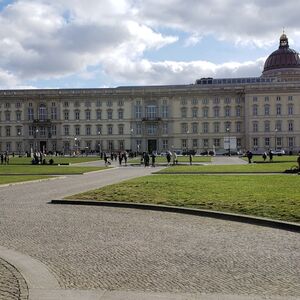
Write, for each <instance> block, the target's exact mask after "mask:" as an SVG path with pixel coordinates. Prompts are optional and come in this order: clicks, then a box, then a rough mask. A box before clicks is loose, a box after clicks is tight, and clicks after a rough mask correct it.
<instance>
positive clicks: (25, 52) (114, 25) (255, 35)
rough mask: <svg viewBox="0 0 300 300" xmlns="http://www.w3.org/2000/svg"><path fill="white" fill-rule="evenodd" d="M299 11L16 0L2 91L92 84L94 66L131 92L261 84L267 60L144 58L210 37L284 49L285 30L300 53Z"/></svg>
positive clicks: (136, 1) (139, 1) (259, 1)
mask: <svg viewBox="0 0 300 300" xmlns="http://www.w3.org/2000/svg"><path fill="white" fill-rule="evenodd" d="M0 1H1V0H0ZM296 7H298V1H296V0H287V1H284V2H283V1H279V0H252V1H246V2H243V1H238V0H211V1H202V0H186V1H182V0H164V1H161V0H101V1H99V0H86V1H82V0H56V1H53V0H16V1H14V2H12V3H11V4H10V5H8V6H6V7H5V8H4V9H2V10H1V11H0V51H1V56H0V84H1V85H2V86H3V84H4V85H6V84H7V86H11V87H13V86H18V85H21V84H23V83H24V82H26V81H29V80H39V79H50V80H51V79H54V78H62V79H63V78H66V77H67V76H70V75H76V74H77V75H78V76H80V77H81V78H84V79H86V80H88V79H89V78H94V76H95V74H97V71H93V72H92V73H90V72H89V71H88V70H89V69H90V68H89V67H91V66H92V67H93V68H92V69H93V70H95V69H97V67H99V68H98V70H99V69H103V70H105V72H106V74H107V75H109V76H110V77H111V81H112V82H118V81H119V82H121V81H122V82H131V83H132V84H173V83H191V82H194V81H195V79H196V78H199V77H206V76H212V77H227V76H229V77H232V76H237V77H238V76H252V75H253V76H259V75H260V73H261V68H262V64H263V60H262V59H258V60H255V61H253V62H244V63H236V62H228V63H223V64H215V63H212V62H206V61H191V62H181V61H159V59H157V60H156V61H151V60H148V59H145V53H147V52H150V51H157V50H158V49H160V48H162V47H165V46H166V45H170V44H174V43H178V44H179V43H182V44H183V45H184V46H185V47H190V46H194V45H196V44H201V42H202V38H203V37H205V36H207V35H212V36H214V37H215V38H216V39H218V40H220V41H222V40H226V41H227V42H228V41H232V43H233V44H238V45H243V46H245V45H252V47H251V49H253V48H255V47H265V46H267V45H271V44H272V45H273V44H277V43H278V41H277V40H276V39H277V37H279V34H280V33H281V28H282V26H283V25H284V26H286V28H287V33H288V35H289V37H290V36H291V38H290V44H291V45H293V43H294V44H295V45H298V44H297V43H298V42H297V40H300V39H299V37H300V25H299V22H298V19H299V18H298V12H297V9H295V8H296ZM170 29H176V30H177V31H178V32H179V33H182V32H184V34H183V35H182V36H184V40H183V41H181V40H179V39H178V37H177V36H173V35H172V36H171V35H169V34H167V33H166V32H170ZM175 32H176V31H175ZM179 36H180V34H179ZM186 36H188V37H187V38H185V37H186ZM274 37H275V40H274ZM299 46H300V44H299ZM2 83H3V84H2Z"/></svg>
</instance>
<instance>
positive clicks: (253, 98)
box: [252, 95, 294, 102]
mask: <svg viewBox="0 0 300 300" xmlns="http://www.w3.org/2000/svg"><path fill="white" fill-rule="evenodd" d="M287 99H288V101H293V99H294V98H293V96H292V95H289V96H287ZM252 100H253V102H257V101H258V100H259V99H258V96H253V97H252ZM281 100H282V97H281V96H276V101H281ZM264 101H265V102H269V101H270V97H269V96H264Z"/></svg>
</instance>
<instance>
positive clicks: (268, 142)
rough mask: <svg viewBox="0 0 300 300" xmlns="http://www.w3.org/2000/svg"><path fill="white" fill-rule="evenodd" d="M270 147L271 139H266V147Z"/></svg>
mask: <svg viewBox="0 0 300 300" xmlns="http://www.w3.org/2000/svg"><path fill="white" fill-rule="evenodd" d="M269 146H270V138H269V137H266V138H265V147H269Z"/></svg>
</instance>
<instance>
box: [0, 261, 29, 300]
mask: <svg viewBox="0 0 300 300" xmlns="http://www.w3.org/2000/svg"><path fill="white" fill-rule="evenodd" d="M27 299H28V288H27V285H26V282H25V280H24V278H23V277H22V275H21V274H20V273H19V272H18V270H17V269H15V268H14V267H13V266H12V265H10V264H9V263H7V262H6V261H5V260H3V259H1V258H0V300H27Z"/></svg>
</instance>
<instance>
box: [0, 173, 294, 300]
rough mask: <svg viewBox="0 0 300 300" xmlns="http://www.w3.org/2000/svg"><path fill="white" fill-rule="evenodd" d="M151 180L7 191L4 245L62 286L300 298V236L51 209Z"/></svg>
mask: <svg viewBox="0 0 300 300" xmlns="http://www.w3.org/2000/svg"><path fill="white" fill-rule="evenodd" d="M150 172H151V170H150V169H147V168H146V169H145V168H130V167H128V168H125V167H124V168H120V169H117V170H108V171H105V172H99V173H93V174H87V175H84V176H67V177H66V178H65V179H61V180H57V181H47V182H40V183H38V184H36V183H35V184H34V183H32V184H31V183H27V184H23V185H18V186H9V187H2V188H1V187H0V192H1V193H0V206H1V210H0V244H1V245H2V246H4V247H7V248H10V249H14V250H16V251H19V252H22V253H24V254H27V255H30V256H31V257H33V258H35V259H38V260H39V261H41V262H42V263H44V264H45V265H46V266H48V268H49V270H50V271H51V272H52V273H53V274H54V275H55V276H56V278H57V279H58V281H59V284H60V286H61V287H62V288H68V289H81V290H86V289H103V290H117V291H137V292H142V291H145V292H169V293H177V292H178V293H205V294H225V295H226V294H229V295H231V294H233V295H263V296H266V297H270V296H295V297H297V296H298V297H300V239H299V234H297V233H294V232H288V231H284V230H278V229H272V228H264V227H259V226H255V225H249V224H240V223H235V222H229V221H222V220H216V219H212V218H204V217H197V216H189V215H182V214H176V213H165V212H154V211H141V210H134V209H125V208H111V207H89V206H63V205H51V204H48V202H49V201H50V200H51V199H56V198H60V197H62V196H65V195H68V194H73V193H77V192H80V191H84V190H88V189H91V188H96V187H100V186H103V185H107V184H109V183H114V182H118V181H120V180H124V179H127V178H132V177H134V176H140V175H143V174H149V173H150ZM9 282H10V281H9Z"/></svg>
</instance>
